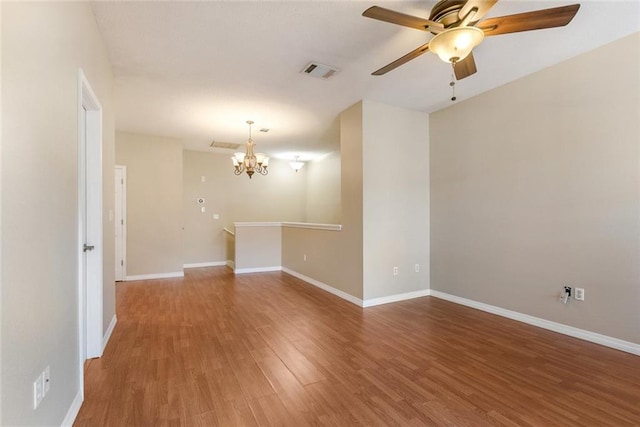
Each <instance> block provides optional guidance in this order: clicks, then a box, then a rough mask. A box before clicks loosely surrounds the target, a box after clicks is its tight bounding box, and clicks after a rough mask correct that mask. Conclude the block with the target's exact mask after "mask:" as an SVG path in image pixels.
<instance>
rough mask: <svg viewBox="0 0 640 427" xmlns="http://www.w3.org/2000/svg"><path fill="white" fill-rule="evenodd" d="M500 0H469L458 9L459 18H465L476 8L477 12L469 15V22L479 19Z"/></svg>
mask: <svg viewBox="0 0 640 427" xmlns="http://www.w3.org/2000/svg"><path fill="white" fill-rule="evenodd" d="M497 2H498V0H467V2H466V3H465V4H464V6H462V8H460V10H459V11H458V18H460V19H462V20H464V19H465V17H467V15H468V14H469V12H472V11H473V10H474V9H475V10H476V11H475V13H474V14H473V15H472V16H471V17H469V20H468V21H467V22H477V21H479V20H480V19H481V18H482V17H483V16H484V15H485V14H486V13H487V12H488V11H489V9H491V8H492V7H493V5H494V4H496V3H497Z"/></svg>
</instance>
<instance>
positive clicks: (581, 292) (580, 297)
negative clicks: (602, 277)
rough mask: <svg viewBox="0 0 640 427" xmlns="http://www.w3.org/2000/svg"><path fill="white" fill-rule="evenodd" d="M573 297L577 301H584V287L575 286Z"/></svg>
mask: <svg viewBox="0 0 640 427" xmlns="http://www.w3.org/2000/svg"><path fill="white" fill-rule="evenodd" d="M574 298H575V299H577V300H578V301H584V288H576V294H575V296H574Z"/></svg>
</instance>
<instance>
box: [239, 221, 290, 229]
mask: <svg viewBox="0 0 640 427" xmlns="http://www.w3.org/2000/svg"><path fill="white" fill-rule="evenodd" d="M233 225H234V227H236V228H238V227H280V226H282V223H281V222H234V223H233Z"/></svg>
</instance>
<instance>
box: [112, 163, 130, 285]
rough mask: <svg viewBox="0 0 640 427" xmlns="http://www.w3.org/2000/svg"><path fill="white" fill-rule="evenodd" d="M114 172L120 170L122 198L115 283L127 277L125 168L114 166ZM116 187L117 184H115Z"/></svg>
mask: <svg viewBox="0 0 640 427" xmlns="http://www.w3.org/2000/svg"><path fill="white" fill-rule="evenodd" d="M114 170H121V171H122V181H123V182H122V183H121V184H120V185H121V186H122V197H121V200H120V208H121V211H122V218H121V219H122V239H121V240H122V248H121V249H122V258H121V261H122V266H121V267H122V269H121V270H122V276H120V277H116V281H120V280H124V278H125V277H127V167H126V166H123V165H115V167H114ZM116 185H117V184H116ZM117 205H118V203H117V202H116V203H115V206H116V207H117ZM114 225H115V226H117V224H114ZM115 243H116V245H117V244H118V242H117V241H116V242H115ZM117 262H118V260H117V259H116V263H117Z"/></svg>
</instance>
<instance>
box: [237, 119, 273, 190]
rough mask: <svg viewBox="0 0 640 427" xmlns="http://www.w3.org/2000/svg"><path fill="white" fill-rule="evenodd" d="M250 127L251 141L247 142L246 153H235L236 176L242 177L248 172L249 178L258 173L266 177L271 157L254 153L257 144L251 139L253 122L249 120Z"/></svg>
mask: <svg viewBox="0 0 640 427" xmlns="http://www.w3.org/2000/svg"><path fill="white" fill-rule="evenodd" d="M247 124H248V125H249V140H248V141H247V149H246V153H234V155H233V157H231V160H233V167H234V168H235V170H234V171H233V173H234V174H236V175H240V174H242V172H246V173H247V175H249V178H251V177H252V176H253V174H254V173H256V172H258V173H259V174H260V175H266V174H268V173H269V171H268V170H267V167H268V166H269V157H267V155H266V154H264V153H255V154H254V153H253V147H254V146H255V144H254V143H253V140H252V139H251V125H252V124H253V121H252V120H247Z"/></svg>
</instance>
